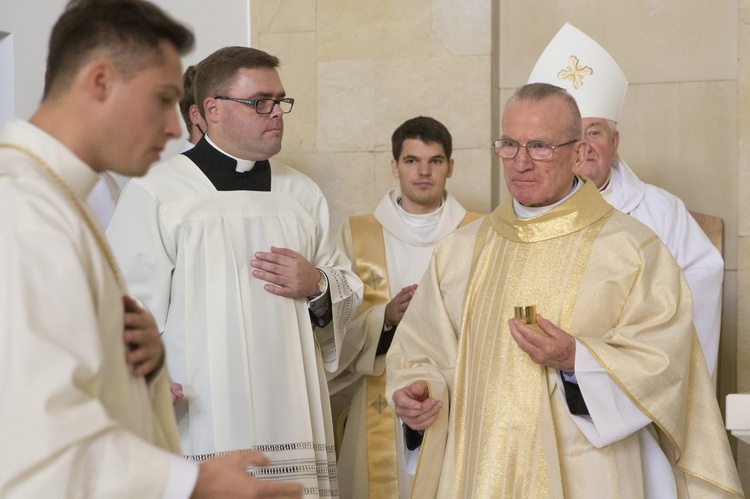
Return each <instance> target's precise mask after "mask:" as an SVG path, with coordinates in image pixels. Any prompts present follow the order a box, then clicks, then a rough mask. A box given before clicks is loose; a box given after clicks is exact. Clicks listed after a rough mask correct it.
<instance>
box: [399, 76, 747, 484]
mask: <svg viewBox="0 0 750 499" xmlns="http://www.w3.org/2000/svg"><path fill="white" fill-rule="evenodd" d="M580 131H581V119H580V114H579V112H578V109H577V106H576V103H575V100H574V99H573V98H572V97H571V96H570V94H568V93H567V92H566V91H565V90H563V89H561V88H559V87H555V86H552V85H548V84H544V83H535V84H530V85H526V86H524V87H522V88H520V89H519V90H518V91H516V93H515V94H514V95H513V97H511V99H510V100H509V101H508V104H507V105H506V108H505V111H504V113H503V118H502V132H503V135H502V138H501V139H499V140H497V141H496V142H495V152H496V154H498V155H499V156H500V157H501V158H503V168H504V174H505V181H506V184H507V186H508V190H509V192H510V194H511V196H512V199H510V200H508V201H507V202H506V203H504V204H502V205H501V206H500V207H498V208H497V209H496V210H495V211H494V212H493V213H492V214H490V215H488V216H487V217H486V218H485V219H484V221H483V222H481V223H479V222H477V223H473V224H470V225H468V226H466V227H464V228H462V229H458V230H457V231H455V232H454V233H453V234H451V235H449V236H447V237H446V238H444V239H443V241H441V242H440V243H439V244H438V247H437V248H436V250H435V254H434V256H433V259H432V262H431V264H430V269H429V271H428V272H427V274H425V277H424V278H423V279H422V281H421V282H420V284H419V289H418V290H417V292H416V293H415V295H414V298H413V299H412V302H411V305H410V307H409V309H408V310H407V312H406V314H405V315H404V318H403V320H402V321H401V324H400V326H399V334H398V335H396V337H395V338H394V341H393V344H392V346H391V349H390V350H389V352H388V355H387V359H386V372H387V375H388V379H387V393H388V396H389V400H392V401H393V404H394V410H395V412H396V414H397V415H398V416H399V417H401V419H402V420H403V421H404V422H405V423H406V424H407V425H408V427H409V430H408V431H409V432H411V431H412V430H413V431H414V432H419V431H422V430H426V431H425V433H424V436H423V441H422V445H421V450H420V455H419V463H418V467H417V473H416V476H415V478H414V484H413V487H412V496H413V497H435V496H437V497H441V498H442V497H446V498H448V497H450V498H453V497H560V498H561V497H623V498H630V497H647V498H659V499H664V498H678V497H680V498H682V497H742V489H741V485H740V481H739V477H738V475H737V469H736V467H735V465H734V462H733V458H732V453H731V449H730V448H729V442H728V440H727V436H726V432H725V431H724V428H723V424H722V420H721V414H720V412H719V408H718V404H717V402H716V399H715V397H714V395H713V391H712V385H711V381H710V377H709V375H708V371H707V369H706V365H705V362H704V361H703V358H702V355H701V350H700V346H699V343H698V338H697V335H696V334H695V329H694V327H693V324H692V302H691V295H690V291H689V289H688V287H687V283H686V281H685V279H684V277H683V275H682V272H681V271H680V269H679V267H678V266H677V264H676V262H675V261H674V258H673V257H672V256H671V255H670V254H669V251H668V250H667V248H666V247H665V246H664V245H663V243H661V242H660V241H659V239H658V238H657V237H656V235H655V234H654V233H653V232H652V231H651V230H650V229H648V228H647V227H646V226H644V225H643V224H641V223H640V222H638V221H637V220H635V219H634V218H632V217H629V216H626V215H624V214H622V213H620V212H618V211H617V210H614V209H613V208H612V207H611V206H610V205H608V204H607V203H605V202H604V200H603V199H602V197H601V196H600V195H599V193H598V192H597V190H596V188H595V187H594V186H593V183H592V182H591V181H590V180H588V179H585V178H583V177H576V176H575V175H574V173H573V171H574V169H575V168H577V167H580V165H581V163H582V162H583V161H585V157H586V148H587V145H586V143H585V141H583V140H580V139H579V137H580V135H579V134H580ZM534 307H535V309H534ZM537 314H538V315H537ZM514 316H515V318H514ZM519 317H523V318H524V319H525V320H522V319H521V318H519Z"/></svg>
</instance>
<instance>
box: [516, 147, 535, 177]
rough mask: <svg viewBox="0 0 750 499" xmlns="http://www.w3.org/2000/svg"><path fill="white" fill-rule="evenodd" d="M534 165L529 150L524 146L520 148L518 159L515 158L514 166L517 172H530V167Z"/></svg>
mask: <svg viewBox="0 0 750 499" xmlns="http://www.w3.org/2000/svg"><path fill="white" fill-rule="evenodd" d="M533 164H534V161H533V160H532V159H531V156H529V150H528V149H526V147H524V146H518V152H517V153H516V157H515V158H513V165H514V166H515V168H516V170H520V171H523V170H528V169H529V167H530V166H531V165H533Z"/></svg>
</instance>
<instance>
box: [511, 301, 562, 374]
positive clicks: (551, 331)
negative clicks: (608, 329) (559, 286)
mask: <svg viewBox="0 0 750 499" xmlns="http://www.w3.org/2000/svg"><path fill="white" fill-rule="evenodd" d="M536 324H537V326H539V328H540V329H541V330H542V331H543V332H544V334H542V333H540V332H539V331H535V330H534V329H532V328H531V327H529V326H528V325H526V324H525V323H524V322H523V321H522V320H521V319H510V320H509V321H508V325H509V326H510V334H511V336H513V339H514V340H515V341H516V343H517V344H518V346H519V348H520V349H521V350H523V351H524V352H526V353H527V354H528V355H529V357H531V360H533V361H534V362H536V363H537V364H540V365H543V366H547V367H552V368H554V369H559V370H560V371H565V372H569V373H572V372H574V371H575V358H576V340H575V338H574V337H573V336H572V335H570V334H568V333H567V332H566V331H563V330H562V329H560V328H559V327H557V326H556V325H554V324H552V323H551V322H550V321H548V320H547V319H545V318H544V317H542V316H541V315H538V314H537V316H536Z"/></svg>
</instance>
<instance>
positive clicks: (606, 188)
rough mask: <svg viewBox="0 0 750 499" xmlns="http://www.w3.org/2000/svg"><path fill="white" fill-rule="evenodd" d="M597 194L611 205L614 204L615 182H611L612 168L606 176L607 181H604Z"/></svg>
mask: <svg viewBox="0 0 750 499" xmlns="http://www.w3.org/2000/svg"><path fill="white" fill-rule="evenodd" d="M599 194H601V195H602V197H603V198H604V200H605V201H606V202H608V203H609V204H611V205H612V206H614V205H615V183H614V182H612V170H610V171H609V177H608V178H607V181H606V182H605V183H604V185H603V186H602V188H601V189H599Z"/></svg>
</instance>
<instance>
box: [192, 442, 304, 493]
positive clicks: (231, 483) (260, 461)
mask: <svg viewBox="0 0 750 499" xmlns="http://www.w3.org/2000/svg"><path fill="white" fill-rule="evenodd" d="M267 465H268V458H266V457H265V456H264V455H263V454H261V453H260V452H257V451H247V452H232V453H230V454H224V455H221V456H218V457H215V458H213V459H209V460H207V461H203V462H202V463H201V464H200V470H199V472H198V481H197V482H196V484H195V489H194V490H193V494H192V496H191V497H192V498H194V499H203V498H214V497H222V498H228V499H232V498H242V499H248V498H261V497H289V498H291V497H302V485H301V484H299V483H289V482H274V481H268V480H259V479H257V478H255V477H253V476H250V475H249V474H248V473H247V468H248V467H249V466H267Z"/></svg>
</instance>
